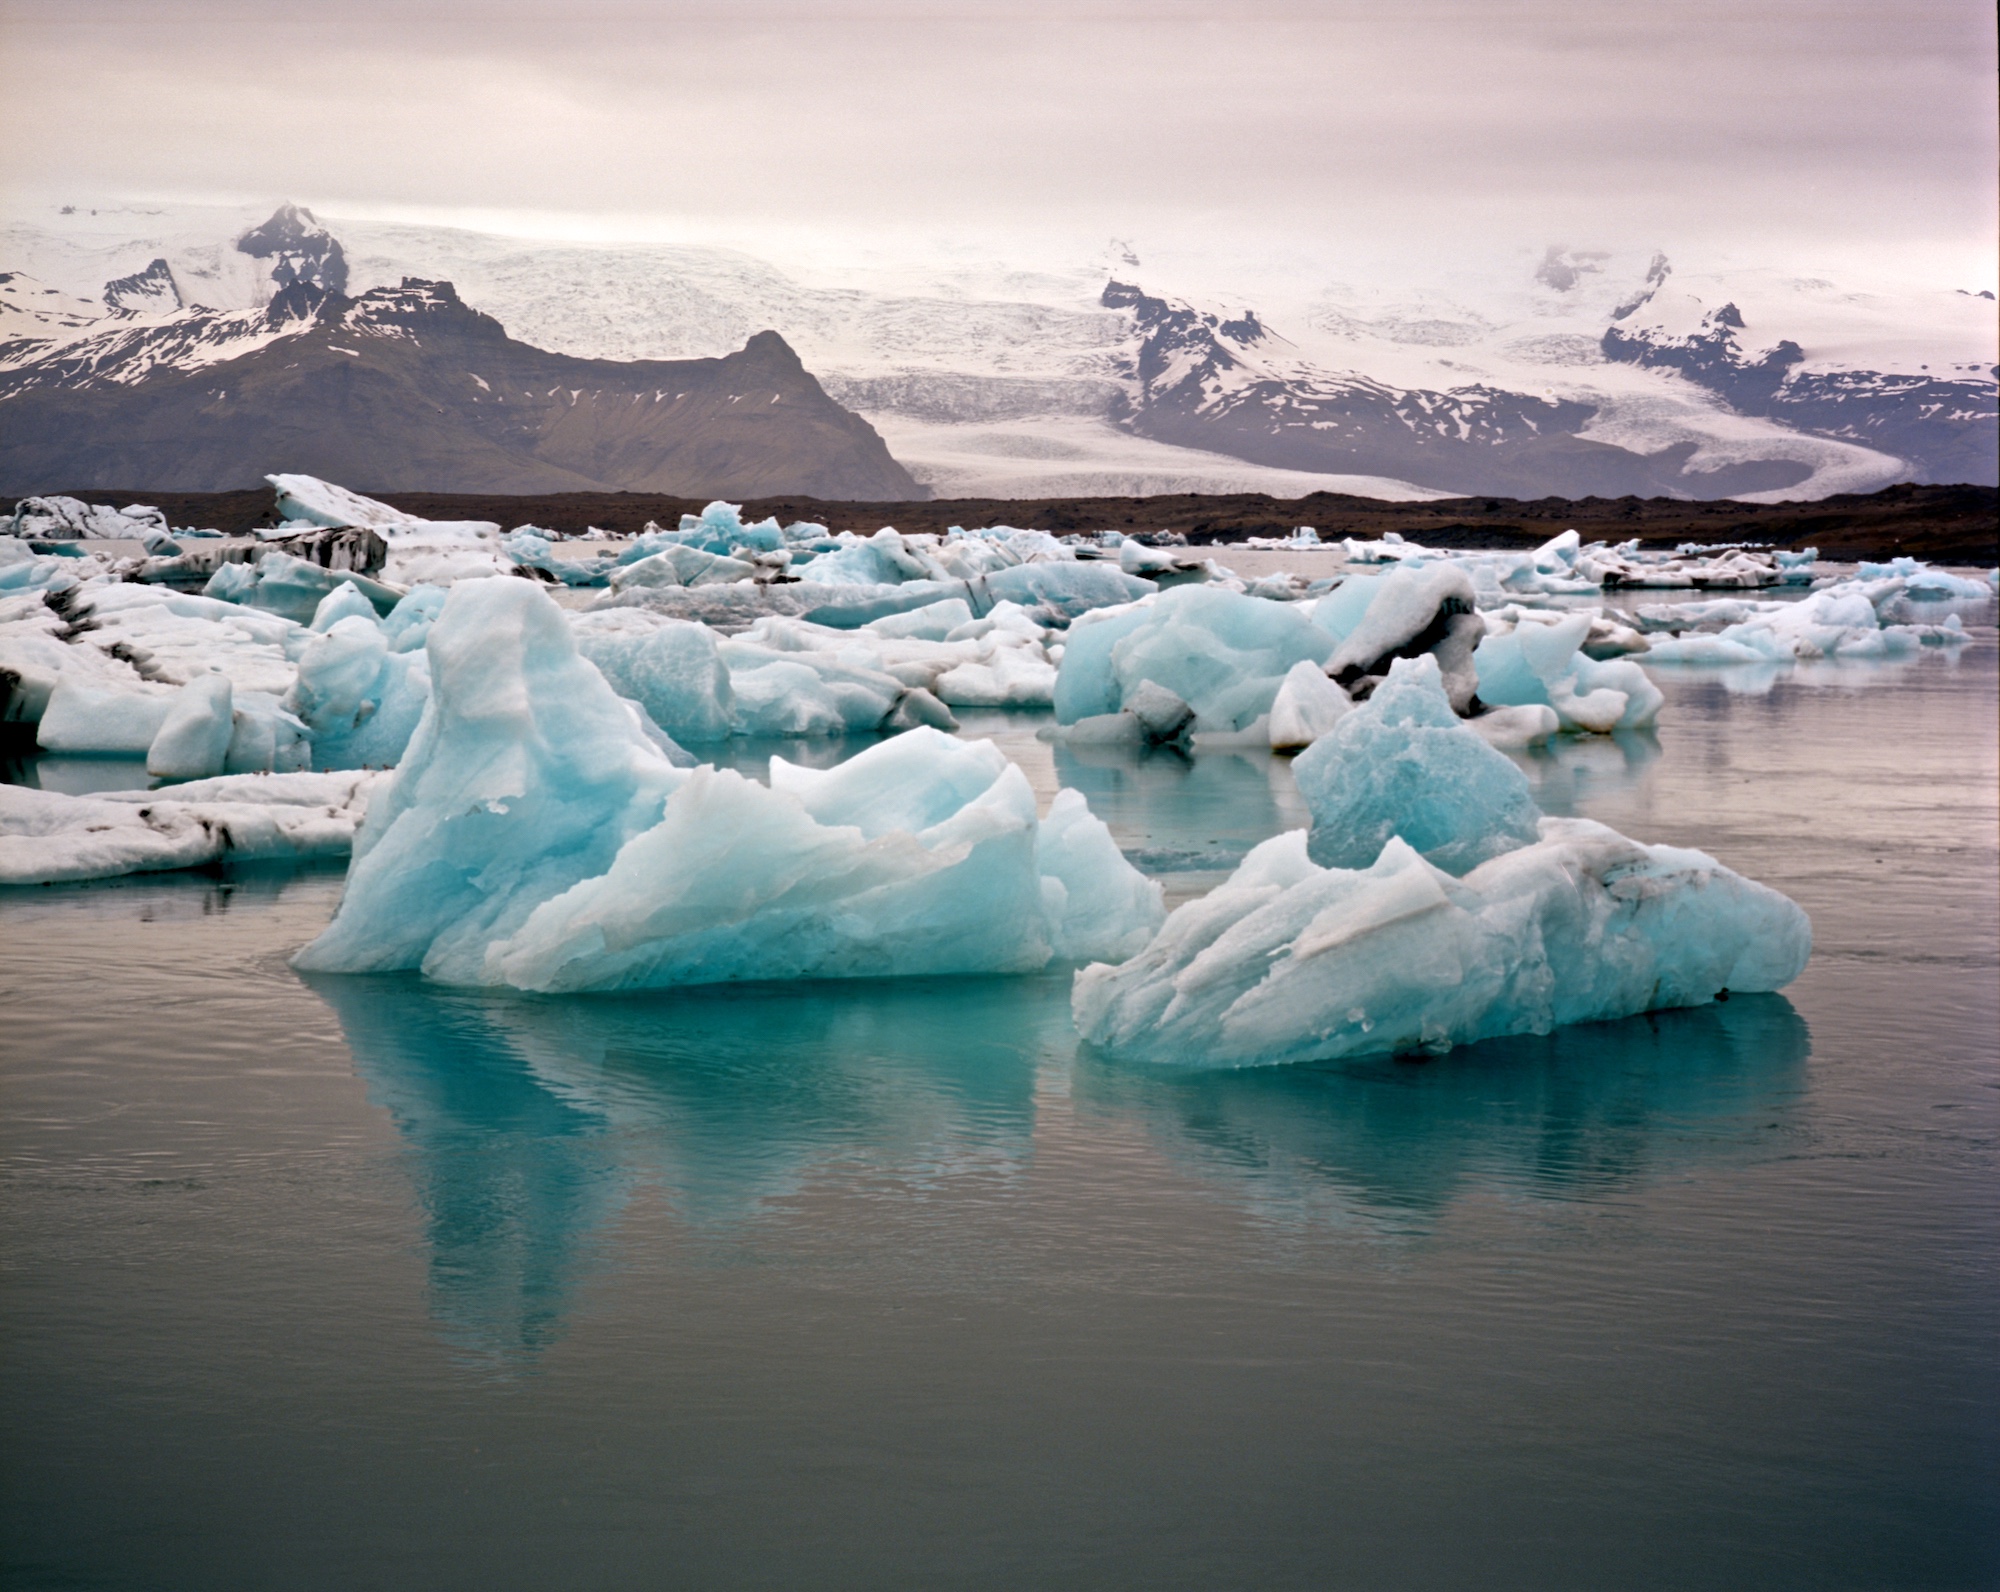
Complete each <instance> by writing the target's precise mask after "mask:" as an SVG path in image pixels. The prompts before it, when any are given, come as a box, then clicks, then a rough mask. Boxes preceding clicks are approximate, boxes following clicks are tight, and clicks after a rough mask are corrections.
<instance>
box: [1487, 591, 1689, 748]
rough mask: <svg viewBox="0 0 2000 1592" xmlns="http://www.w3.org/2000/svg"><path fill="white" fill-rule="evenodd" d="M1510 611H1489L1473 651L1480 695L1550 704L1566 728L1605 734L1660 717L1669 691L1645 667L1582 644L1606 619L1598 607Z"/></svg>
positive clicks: (1499, 703) (1495, 700)
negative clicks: (1509, 616) (1498, 615)
mask: <svg viewBox="0 0 2000 1592" xmlns="http://www.w3.org/2000/svg"><path fill="white" fill-rule="evenodd" d="M1512 613H1513V615H1514V616H1515V618H1514V620H1513V621H1512V622H1511V623H1509V622H1508V621H1504V620H1497V619H1494V618H1492V617H1491V616H1489V619H1488V621H1487V623H1488V626H1489V630H1488V634H1487V635H1486V637H1485V639H1484V640H1482V641H1481V642H1480V643H1479V646H1478V649H1477V650H1476V651H1475V652H1474V653H1473V655H1472V663H1473V667H1474V669H1475V671H1476V673H1477V676H1478V681H1479V700H1480V701H1481V702H1483V703H1486V704H1489V705H1491V706H1493V707H1530V706H1541V707H1547V708H1551V709H1553V710H1554V711H1555V714H1556V716H1557V718H1558V719H1559V721H1560V722H1561V726H1562V728H1563V729H1565V730H1570V731H1581V732H1586V733H1593V734H1600V735H1608V734H1610V733H1611V732H1612V731H1613V730H1637V729H1644V728H1646V727H1647V726H1649V725H1651V724H1653V723H1655V722H1656V721H1657V720H1658V719H1659V716H1660V708H1661V706H1662V705H1663V704H1664V703H1665V701H1666V697H1665V695H1664V693H1662V692H1661V690H1660V688H1659V687H1658V686H1656V685H1654V684H1653V682H1652V681H1651V680H1650V679H1649V678H1647V675H1646V671H1645V670H1643V669H1641V668H1640V667H1639V666H1638V665H1637V664H1636V663H1633V662H1630V661H1629V660H1627V659H1624V658H1616V657H1614V658H1611V659H1608V660H1603V661H1600V660H1598V659H1596V658H1592V657H1591V656H1589V654H1588V653H1587V652H1585V651H1584V648H1585V646H1586V644H1587V643H1588V642H1589V641H1590V639H1591V636H1592V633H1593V630H1594V629H1596V628H1598V627H1600V626H1602V619H1601V616H1600V615H1598V614H1597V613H1595V612H1594V611H1592V610H1588V609H1585V610H1580V611H1578V612H1575V613H1570V614H1555V613H1543V612H1537V611H1535V610H1524V609H1514V610H1512ZM1603 628H1604V629H1605V630H1607V631H1608V630H1611V629H1612V628H1613V627H1610V626H1603ZM1616 628H1617V629H1620V630H1622V629H1624V628H1625V627H1623V626H1620V627H1616ZM1619 644H1621V645H1622V644H1624V643H1622V642H1621V643H1619ZM1648 655H1649V656H1650V649H1649V654H1648Z"/></svg>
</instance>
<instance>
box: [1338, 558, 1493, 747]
mask: <svg viewBox="0 0 2000 1592" xmlns="http://www.w3.org/2000/svg"><path fill="white" fill-rule="evenodd" d="M1322 602H1324V599H1322ZM1336 612H1339V607H1338V605H1336ZM1341 617H1342V619H1343V620H1344V618H1345V615H1344V613H1342V615H1341ZM1485 634H1486V623H1485V621H1484V620H1482V619H1481V618H1480V617H1479V614H1478V612H1477V611H1476V603H1475V597H1474V593H1473V589H1472V581H1471V579H1470V577H1468V576H1467V575H1466V573H1465V571H1464V570H1462V569H1460V568H1458V567H1457V566H1456V565H1453V564H1422V565H1406V566H1405V567H1403V568H1400V569H1396V570H1392V571H1391V572H1390V573H1389V574H1387V575H1384V576H1382V577H1380V578H1379V579H1378V580H1377V581H1375V582H1374V583H1373V590H1372V591H1371V592H1370V593H1369V602H1368V607H1367V609H1366V610H1365V611H1364V612H1363V613H1362V615H1361V616H1360V618H1359V620H1357V621H1355V622H1354V623H1353V626H1352V628H1351V629H1350V630H1349V631H1348V632H1347V636H1346V639H1345V640H1343V641H1342V642H1341V643H1340V645H1339V647H1338V648H1337V649H1336V650H1335V652H1334V654H1333V656H1332V658H1331V659H1329V660H1326V672H1327V673H1328V674H1329V675H1330V676H1332V678H1333V680H1334V682H1335V683H1336V684H1337V685H1340V686H1342V687H1344V688H1346V689H1348V690H1349V691H1352V692H1357V694H1358V688H1359V687H1360V684H1361V682H1362V681H1364V680H1372V679H1379V678H1381V677H1382V676H1383V675H1385V674H1386V673H1387V672H1388V669H1389V666H1390V664H1391V662H1392V661H1393V660H1395V659H1397V658H1406V657H1414V656H1416V655H1418V654H1420V653H1430V654H1432V655H1433V656H1434V657H1435V658H1436V659H1437V663H1438V668H1439V670H1440V672H1441V678H1442V680H1443V684H1444V689H1445V692H1446V694H1447V695H1448V696H1449V698H1450V699H1451V705H1452V708H1453V709H1454V710H1455V711H1456V712H1459V713H1465V712H1468V711H1470V707H1471V702H1472V697H1473V693H1474V691H1475V690H1476V689H1477V686H1478V675H1477V672H1476V671H1475V669H1474V667H1473V663H1472V654H1473V649H1474V647H1476V646H1477V645H1478V644H1479V640H1480V638H1481V637H1482V636H1484V635H1485Z"/></svg>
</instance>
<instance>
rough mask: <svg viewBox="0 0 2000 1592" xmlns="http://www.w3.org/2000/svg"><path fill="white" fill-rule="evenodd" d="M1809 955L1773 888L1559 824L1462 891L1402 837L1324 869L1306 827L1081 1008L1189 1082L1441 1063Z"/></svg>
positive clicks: (1096, 982)
mask: <svg viewBox="0 0 2000 1592" xmlns="http://www.w3.org/2000/svg"><path fill="white" fill-rule="evenodd" d="M1811 950H1812V929H1811V925H1810V924H1809V923H1808V922H1807V920H1806V915H1805V913H1804V912H1802V911H1801V910H1800V909H1799V907H1798V906H1797V905H1796V904H1795V903H1794V902H1792V901H1790V900H1788V899H1787V898H1786V897H1784V896H1782V895H1780V894H1779V893H1778V892H1777V891H1775V890H1771V889H1769V888H1767V887H1765V886H1763V885H1760V884H1757V883H1755V882H1753V881H1751V880H1748V879H1745V878H1743V877H1741V876H1740V875H1738V874H1735V873H1732V872H1731V871H1730V870H1729V869H1727V868H1725V867H1723V866H1722V865H1721V864H1720V863H1718V862H1717V861H1716V860H1715V859H1714V858H1712V857H1709V856H1707V855H1705V854H1703V853H1702V852H1699V851H1689V850H1682V849H1680V848H1677V847H1672V846H1646V845H1641V844H1639V843H1638V842H1636V841H1632V840H1628V839H1626V838H1625V837H1624V836H1622V835H1620V834H1618V833H1617V832H1616V831H1614V830H1611V829H1607V828H1605V827H1604V826H1603V825H1602V824H1596V823H1591V822H1589V821H1587V820H1583V819H1558V818H1545V819H1543V820H1542V821H1541V824H1540V826H1539V835H1538V838H1537V839H1536V840H1535V841H1534V843H1533V844H1530V845H1527V846H1523V847H1520V848H1519V849H1516V850H1513V851H1508V852H1504V853H1502V854H1501V855H1499V856H1497V857H1494V858H1492V859H1491V860H1490V861H1487V862H1485V863H1483V864H1481V865H1480V866H1479V867H1477V868H1475V869H1473V870H1472V872H1470V873H1469V874H1467V875H1465V876H1464V877H1463V878H1454V877H1453V876H1452V875H1451V874H1450V873H1448V872H1446V871H1444V870H1443V869H1441V868H1438V867H1435V866H1434V865H1432V864H1431V863H1429V862H1426V861H1425V860H1424V859H1423V858H1422V857H1420V856H1419V855H1418V854H1417V853H1416V851H1415V850H1414V849H1412V848H1411V847H1410V846H1409V845H1407V844H1405V843H1404V842H1403V841H1402V840H1400V839H1398V840H1391V841H1390V842H1389V843H1388V844H1387V845H1386V846H1385V847H1383V849H1382V853H1381V855H1380V856H1379V857H1377V858H1376V859H1375V860H1374V862H1373V863H1372V864H1371V865H1370V866H1368V867H1366V868H1361V869H1356V870H1348V869H1340V868H1322V867H1320V866H1319V865H1318V864H1316V863H1315V862H1314V861H1313V860H1312V858H1311V857H1310V856H1309V854H1308V851H1307V843H1306V834H1305V832H1304V831H1303V830H1293V831H1291V832H1289V833H1287V834H1283V835H1279V836H1277V837H1275V838H1274V839H1271V840H1267V841H1265V842H1264V843H1263V844H1262V845H1260V846H1258V847H1257V848H1256V849H1255V850H1254V851H1252V852H1251V853H1250V854H1249V855H1248V856H1247V857H1246V858H1244V860H1243V863H1242V865H1241V866H1240V867H1239V868H1238V869H1237V870H1236V872H1235V873H1234V874H1233V875H1231V877H1230V878H1229V880H1228V881H1227V882H1226V883H1224V884H1223V885H1221V886H1219V887H1217V888H1216V889H1215V890H1213V891H1211V892H1210V893H1209V894H1208V895H1206V896H1204V897H1202V898H1201V899H1199V900H1196V901H1190V902H1188V903H1187V904H1186V905H1184V906H1182V907H1180V908H1179V909H1177V910H1176V911H1175V912H1174V913H1173V915H1172V916H1170V917H1169V918H1168V919H1167V921H1166V924H1165V926H1164V927H1163V928H1162V929H1161V930H1160V932H1159V933H1158V934H1157V935H1156V936H1155V937H1154V938H1153V940H1152V942H1151V943H1150V944H1149V945H1148V946H1147V947H1146V949H1145V950H1143V951H1142V952H1140V953H1139V954H1138V955H1137V956H1136V957H1134V958H1132V959H1131V960H1130V961H1127V962H1125V963H1123V964H1121V965H1117V966H1112V965H1107V964H1101V963H1100V964H1097V965H1094V966H1091V967H1088V968H1085V969H1084V970H1083V971H1082V972H1080V973H1079V974H1078V975H1077V977H1076V982H1075V985H1074V988H1073V991H1072V996H1071V1005H1072V1012H1073V1015H1074V1017H1075V1020H1076V1026H1077V1029H1078V1031H1079V1032H1080V1033H1081V1034H1082V1036H1083V1038H1084V1039H1085V1040H1086V1041H1088V1042H1089V1043H1090V1044H1092V1045H1094V1046H1096V1047H1098V1048H1099V1049H1101V1050H1103V1051H1106V1052H1109V1053H1111V1054H1114V1055H1121V1056H1129V1057H1132V1058H1134V1059H1138V1060H1143V1061H1149V1062H1155V1063H1164V1064H1168V1065H1174V1066H1183V1067H1248V1066H1260V1065H1271V1064H1276V1063H1284V1062H1303V1061H1321V1060H1333V1059H1338V1058H1341V1057H1347V1056H1356V1055H1370V1054H1382V1053H1388V1054H1411V1053H1429V1054H1436V1053H1438V1052H1441V1051H1443V1050H1446V1049H1448V1048H1450V1047H1451V1046H1453V1045H1463V1044H1470V1043H1473V1042H1474V1041H1477V1040H1482V1039H1492V1038H1498V1037H1500V1036H1502V1035H1506V1034H1544V1033H1548V1032H1549V1031H1550V1030H1552V1029H1554V1028H1557V1027H1559V1026H1562V1025H1564V1024H1568V1023H1582V1022H1596V1021H1603V1020H1607V1019H1611V1018H1618V1017H1627V1016H1632V1015H1634V1014H1637V1013H1640V1012H1647V1011H1656V1010H1660V1009H1663V1008H1668V1007H1677V1006H1698V1005H1701V1004H1703V1003H1705V1002H1708V1001H1711V1000H1714V999H1716V998H1718V997H1719V996H1723V995H1726V994H1728V993H1731V992H1738V991H1740V992H1744V993H1749V992H1756V991H1767V990H1776V989H1779V988H1781V987H1782V986H1784V985H1785V984H1787V983H1789V982H1791V980H1792V979H1794V978H1796V977H1797V976H1798V974H1799V973H1800V971H1801V970H1803V968H1804V966H1805V963H1806V959H1807V957H1808V956H1809V955H1810V954H1811Z"/></svg>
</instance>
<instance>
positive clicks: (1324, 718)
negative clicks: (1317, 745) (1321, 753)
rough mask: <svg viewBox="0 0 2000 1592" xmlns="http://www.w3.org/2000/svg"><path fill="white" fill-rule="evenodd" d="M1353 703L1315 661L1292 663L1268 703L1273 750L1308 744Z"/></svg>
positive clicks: (1339, 717)
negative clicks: (1274, 696)
mask: <svg viewBox="0 0 2000 1592" xmlns="http://www.w3.org/2000/svg"><path fill="white" fill-rule="evenodd" d="M1353 706H1354V704H1353V703H1352V702H1351V701H1349V700H1348V696H1347V693H1346V692H1345V691H1343V690H1341V689H1340V687H1339V686H1337V685H1335V684H1334V683H1333V682H1332V681H1331V680H1329V679H1328V678H1327V675H1326V671H1325V670H1324V669H1322V668H1321V667H1320V666H1319V665H1318V664H1316V663H1304V662H1301V663H1295V664H1293V665H1292V667H1291V671H1290V672H1289V673H1288V674H1286V676H1285V678H1284V681H1283V683H1282V684H1280V685H1279V687H1278V695H1277V698H1276V700H1275V701H1273V702H1272V704H1271V747H1272V750H1273V751H1279V752H1291V751H1298V750H1301V749H1303V748H1305V747H1308V746H1311V745H1312V743H1313V742H1314V741H1316V740H1318V739H1319V738H1320V737H1321V736H1322V735H1325V734H1326V733H1327V732H1328V731H1329V730H1331V729H1332V728H1333V727H1334V726H1335V725H1336V724H1338V723H1339V722H1340V721H1341V720H1342V719H1343V718H1345V717H1346V716H1347V712H1348V710H1349V709H1350V708H1352V707H1353Z"/></svg>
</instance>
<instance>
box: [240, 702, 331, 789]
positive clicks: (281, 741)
mask: <svg viewBox="0 0 2000 1592" xmlns="http://www.w3.org/2000/svg"><path fill="white" fill-rule="evenodd" d="M311 767H312V737H311V735H310V733H309V732H308V731H307V729H306V727H305V724H304V723H303V722H302V721H301V720H300V719H299V718H297V717H296V716H295V715H294V714H292V713H290V712H288V711H287V710H286V708H285V707H284V705H283V703H281V702H280V701H279V700H278V698H277V697H275V696H272V695H271V694H270V693H269V692H267V691H235V692H232V693H231V710H230V732H229V751H228V754H227V755H226V756H225V758H224V759H223V771H224V772H225V773H228V774H272V773H276V774H291V773H295V772H300V771H303V770H306V769H309V768H311Z"/></svg>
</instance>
